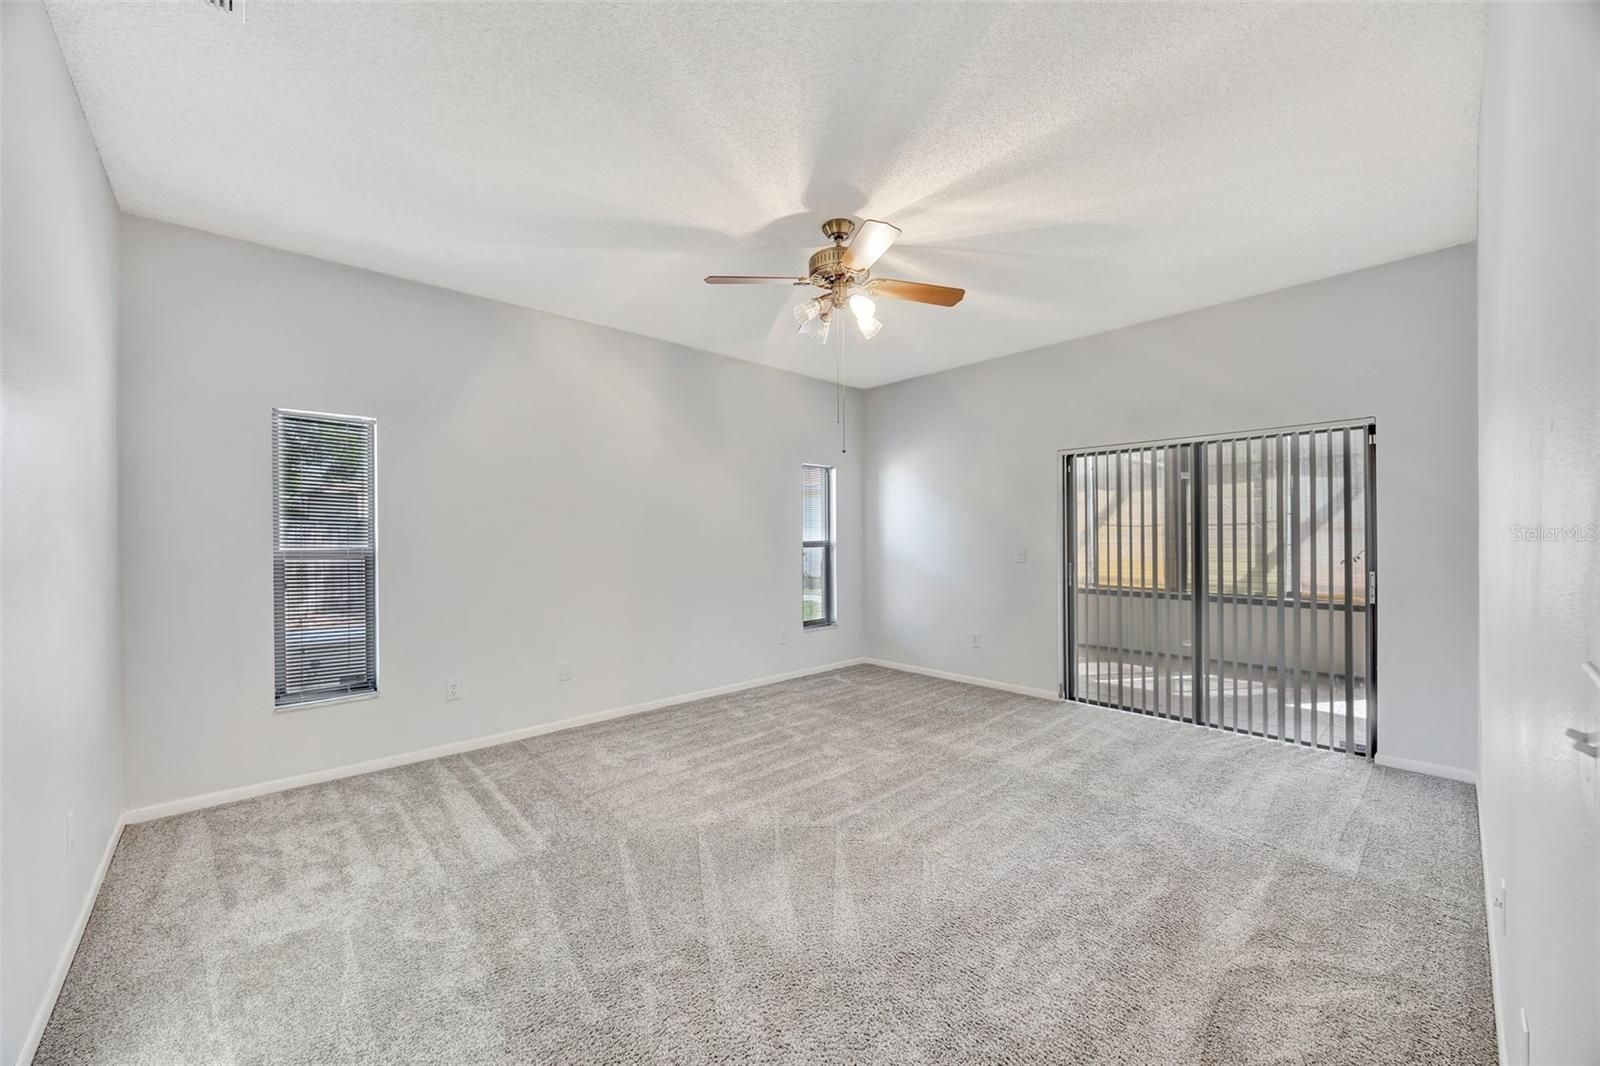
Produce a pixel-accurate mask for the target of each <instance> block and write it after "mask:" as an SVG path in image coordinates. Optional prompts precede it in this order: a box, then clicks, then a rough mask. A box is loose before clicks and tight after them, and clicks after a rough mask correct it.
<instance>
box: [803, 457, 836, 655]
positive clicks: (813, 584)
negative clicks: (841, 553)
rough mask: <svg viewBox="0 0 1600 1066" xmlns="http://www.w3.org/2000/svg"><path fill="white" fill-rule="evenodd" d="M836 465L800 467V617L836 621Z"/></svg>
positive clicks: (809, 622)
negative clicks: (834, 526)
mask: <svg viewBox="0 0 1600 1066" xmlns="http://www.w3.org/2000/svg"><path fill="white" fill-rule="evenodd" d="M834 550H835V549H834V542H833V467H831V466H811V465H809V464H808V465H806V466H802V467H801V468H800V621H801V623H803V624H804V625H806V626H807V627H810V626H831V625H833V623H834V612H833V599H834Z"/></svg>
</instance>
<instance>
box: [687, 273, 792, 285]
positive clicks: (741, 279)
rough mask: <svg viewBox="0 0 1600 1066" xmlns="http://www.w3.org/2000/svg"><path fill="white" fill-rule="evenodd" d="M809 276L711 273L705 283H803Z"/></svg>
mask: <svg viewBox="0 0 1600 1066" xmlns="http://www.w3.org/2000/svg"><path fill="white" fill-rule="evenodd" d="M810 280H811V279H810V278H766V277H759V278H758V277H753V276H750V275H741V274H713V275H711V276H710V277H709V278H707V279H706V284H707V285H805V284H807V283H808V282H809V281H810Z"/></svg>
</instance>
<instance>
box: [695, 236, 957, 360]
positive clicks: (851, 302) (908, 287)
mask: <svg viewBox="0 0 1600 1066" xmlns="http://www.w3.org/2000/svg"><path fill="white" fill-rule="evenodd" d="M822 235H823V236H824V237H826V238H828V239H829V240H830V241H832V242H833V243H832V244H830V245H829V246H828V247H826V248H822V249H819V250H818V251H817V252H816V253H814V254H813V255H812V256H811V260H810V262H809V263H807V265H806V273H805V276H804V277H798V278H782V277H731V276H728V275H725V274H713V275H712V276H711V277H709V278H707V279H706V284H707V285H814V286H816V287H817V288H819V289H822V290H824V291H823V293H822V294H821V295H820V296H813V297H811V298H810V299H809V300H806V301H804V302H802V303H800V304H797V305H796V306H795V309H794V317H795V321H797V322H799V323H800V332H801V333H805V334H810V336H811V337H812V339H813V340H816V341H817V342H818V343H821V344H826V343H827V342H828V332H829V330H830V328H831V327H832V324H833V312H834V311H835V310H836V309H838V308H840V307H848V308H849V309H850V313H851V314H852V315H853V316H854V317H855V320H856V326H857V328H859V329H860V330H861V336H862V337H864V338H865V339H867V340H871V339H872V338H873V337H876V336H877V335H878V331H879V330H881V329H883V323H882V322H879V321H878V318H877V310H878V307H877V304H876V303H874V302H873V297H875V296H884V297H888V298H889V299H891V300H910V301H912V302H914V303H920V304H936V305H938V306H939V307H954V306H955V305H956V304H958V303H960V302H961V298H962V297H963V296H965V295H966V294H967V293H966V290H965V289H952V288H950V287H949V286H946V285H925V284H923V283H922V282H920V281H899V280H897V279H895V278H875V277H873V276H872V265H873V264H874V263H876V262H877V261H878V258H879V257H880V256H882V255H883V253H884V252H886V251H888V250H889V246H890V245H891V244H893V243H894V242H895V238H897V237H899V236H900V230H899V228H898V227H895V226H891V225H889V223H887V222H879V221H877V220H876V219H868V220H867V221H865V222H863V223H861V225H860V226H857V225H856V224H855V223H854V222H852V221H851V220H850V219H848V218H830V219H828V221H826V222H824V223H823V224H822Z"/></svg>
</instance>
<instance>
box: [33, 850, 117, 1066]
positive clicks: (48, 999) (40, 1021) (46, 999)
mask: <svg viewBox="0 0 1600 1066" xmlns="http://www.w3.org/2000/svg"><path fill="white" fill-rule="evenodd" d="M127 824H128V823H127V819H125V818H118V819H117V824H116V825H114V826H112V827H111V839H110V840H108V841H106V850H105V854H103V855H101V856H100V865H99V866H98V867H97V868H96V869H95V872H94V877H93V879H91V880H90V882H89V888H88V890H87V891H86V892H85V893H84V895H83V905H82V906H81V907H79V908H78V920H77V921H76V922H74V923H73V926H72V934H71V935H70V936H68V937H67V942H66V943H65V944H63V945H61V957H60V958H58V959H56V968H55V970H54V972H52V973H51V974H50V984H49V985H48V986H47V987H46V988H45V992H44V995H43V997H41V998H40V1000H39V1009H38V1010H37V1011H35V1012H34V1015H33V1024H32V1025H31V1026H29V1027H28V1035H27V1037H26V1039H24V1040H23V1041H22V1050H21V1051H19V1052H18V1053H17V1066H28V1064H29V1063H31V1062H32V1061H33V1053H34V1052H36V1051H38V1050H39V1041H40V1040H41V1039H42V1038H43V1037H44V1027H45V1026H46V1025H48V1024H50V1012H51V1011H53V1010H55V1009H56V1000H57V999H58V998H59V997H60V995H61V986H62V985H64V984H66V983H67V971H68V970H70V969H72V960H73V958H74V957H75V956H76V955H77V954H78V943H79V942H80V941H81V940H82V939H83V931H84V930H85V929H87V928H89V915H91V914H93V913H94V903H95V900H97V899H99V898H100V885H101V883H102V882H104V881H105V879H106V871H107V870H109V869H111V857H112V856H113V855H115V854H116V853H117V841H119V840H121V839H122V827H123V826H125V825H127Z"/></svg>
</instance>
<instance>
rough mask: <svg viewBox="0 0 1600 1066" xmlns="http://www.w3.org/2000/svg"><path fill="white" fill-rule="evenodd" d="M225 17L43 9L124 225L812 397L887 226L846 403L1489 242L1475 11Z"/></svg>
mask: <svg viewBox="0 0 1600 1066" xmlns="http://www.w3.org/2000/svg"><path fill="white" fill-rule="evenodd" d="M238 2H239V8H238V9H237V10H236V11H235V12H234V13H233V14H232V15H229V14H226V13H223V12H220V11H218V10H216V9H214V8H212V7H210V6H208V5H207V4H206V3H205V2H204V0H166V2H156V3H148V2H139V0H134V2H100V0H89V2H67V0H55V2H52V3H51V5H50V13H51V16H52V18H53V20H54V22H55V26H56V30H57V33H58V34H59V36H60V38H61V42H62V46H63V49H64V51H65V53H66V57H67V62H68V65H69V66H70V68H71V71H72V75H73V78H74V80H75V81H76V83H77V86H78V91H79V93H80V95H81V96H82V98H83V104H84V108H85V110H86V111H87V113H88V116H89V123H90V126H91V128H92V129H93V131H94V134H95V138H96V140H97V141H98V143H99V145H100V151H101V154H102V156H103V158H104V160H105V165H106V170H107V172H108V174H109V175H110V179H111V184H112V186H113V188H114V189H115V191H116V194H117V198H118V200H119V202H120V203H121V205H122V207H123V208H124V209H125V210H127V211H129V212H131V213H133V214H137V215H144V216H147V217H150V218H156V219H163V220H167V221H171V222H177V223H182V224H184V225H188V226H194V227H198V228H200V229H204V230H210V231H212V232H215V233H220V234H225V235H227V236H231V237H239V238H243V239H245V240H251V241H257V242H260V243H262V244H267V245H272V246H275V247H278V248H285V249H289V250H292V251H296V252H303V253H306V254H309V255H314V256H320V257H322V258H325V259H331V260H335V261H338V262H342V263H349V264H353V265H356V266H361V267H368V268H371V269H373V270H378V271H383V272H385V273H388V274H394V275H399V276H401V277H407V278H415V279H418V280H421V281H426V282H431V283H434V284H437V285H443V286H447V287H450V288H453V289H459V290H462V291H464V292H470V293H477V294H480V295H483V296H489V297H494V298H497V299H501V300H506V301H509V302H512V303H517V304H522V305H525V306H527V307H534V308H539V309H541V310H546V311H552V312H555V313H558V314H562V315H568V316H570V317H572V318H577V319H583V320H586V321H590V322H598V323H602V324H604V325H608V326H615V327H617V328H620V329H625V330H631V331H634V332H637V333H644V334H649V335H651V336H656V337H662V338H666V339H668V340H672V341H678V342H681V343H684V344H689V345H694V346H696V347H699V348H705V349H709V350H711V351H715V352H722V353H725V354H727V355H731V356H737V357H739V358H743V359H750V360H754V361H756V362H760V363H766V364H769V365H772V366H780V367H785V368H787V369H790V370H797V371H800V372H801V373H806V374H813V375H816V376H819V377H829V376H831V375H832V373H833V371H834V353H833V352H832V351H826V350H823V349H821V348H819V347H818V346H817V345H815V344H813V343H812V342H810V341H809V340H806V339H805V338H801V337H797V336H795V335H794V323H793V320H792V319H791V317H790V313H789V307H790V305H791V304H793V303H794V302H796V300H797V298H798V295H799V294H798V291H797V290H793V289H789V288H781V287H773V288H754V287H752V288H723V287H717V288H712V287H709V286H706V285H704V284H702V283H701V280H700V279H701V278H702V277H703V276H704V275H706V274H711V273H729V274H787V273H794V274H798V273H800V272H801V271H802V270H803V267H804V262H805V258H806V255H807V254H808V253H809V252H810V251H811V250H812V249H814V248H816V247H820V246H821V245H822V244H823V243H824V241H823V239H822V237H821V235H820V234H819V233H818V232H817V229H816V227H817V226H818V225H819V224H820V223H821V222H822V220H823V219H825V218H828V217H829V216H832V215H836V214H845V215H854V216H858V217H872V218H883V219H888V220H890V221H892V222H894V223H896V224H897V225H899V226H900V227H901V228H902V229H903V230H904V231H905V236H904V237H903V238H902V240H901V243H900V244H899V245H897V246H896V247H895V248H894V249H893V250H892V251H891V252H890V253H889V255H887V256H886V257H885V259H884V260H883V261H882V263H881V265H880V267H879V268H878V270H877V271H876V273H878V274H880V275H884V276H891V277H904V278H911V279H916V280H926V281H932V282H936V283H941V284H949V285H959V286H963V287H965V288H966V289H967V292H968V295H967V299H966V301H965V302H964V303H962V304H961V305H960V306H959V307H956V308H954V309H950V310H946V309H942V308H934V307H923V306H918V305H912V304H902V303H895V302H891V301H887V300H885V301H883V303H882V307H881V309H880V316H879V317H881V318H882V319H883V320H884V322H885V324H886V325H885V329H884V331H883V333H882V334H881V335H880V336H879V337H878V338H877V339H876V340H874V341H872V342H871V343H870V344H868V343H864V342H860V341H856V342H855V343H853V344H852V345H851V346H850V347H849V349H848V350H847V355H846V359H847V379H848V380H849V381H850V382H851V383H852V384H856V385H863V386H869V385H875V384H880V383H883V382H887V381H893V380H897V379H900V378H905V377H911V376H914V375H917V374H925V373H929V372H932V371H935V370H941V369H944V368H946V367H951V366H957V365H960V364H963V363H972V362H977V361H979V360H983V359H989V358H993V357H995V356H998V355H1004V354H1006V353H1009V352H1015V351H1020V350H1023V349H1027V348H1032V347H1036V346H1038V345H1042V344H1048V343H1051V342H1054V341H1060V340H1065V339H1069V338H1073V337H1080V336H1084V335H1087V334H1090V333H1097V332H1101V331H1103V330H1107V329H1113V328H1116V327H1118V326H1122V325H1126V324H1129V323H1132V322H1137V321H1143V320H1147V319H1151V318H1156V317H1160V316H1162V315H1166V314H1171V313H1174V312H1178V311H1182V310H1187V309H1190V308H1194V307H1200V306H1205V305H1207V304H1213V303H1218V302H1222V301H1225V300H1230V299H1234V298H1237V297H1241V296H1246V295H1250V294H1254V293H1259V292H1265V291H1269V290H1272V289H1277V288H1282V287H1284V286H1286V285H1292V284H1296V283H1299V282H1303V281H1309V280H1312V279H1315V278H1319V277H1326V276H1329V275H1332V274H1337V273H1342V272H1344V271H1348V270H1353V269H1357V268H1359V267H1363V266H1368V265H1371V264H1374V263H1379V262H1382V261H1385V260H1389V259H1394V258H1397V257H1400V256H1406V255H1412V254H1415V253H1420V252H1425V251H1430V250H1433V249H1436V248H1441V247H1445V246H1448V245H1452V244H1457V243H1460V242H1463V241H1468V240H1471V239H1472V238H1473V236H1474V232H1475V220H1474V212H1475V206H1474V205H1475V198H1476V184H1475V176H1474V174H1475V167H1476V164H1475V156H1476V150H1477V132H1476V127H1477V107H1478V105H1477V101H1478V84H1479V69H1480V54H1481V51H1482V36H1483V29H1482V11H1481V9H1480V8H1479V7H1477V6H1476V5H1472V6H1462V5H1450V4H1402V3H1391V4H1350V5H1329V4H1245V3H1239V4H1227V5H1222V6H1217V7H1210V6H1198V5H1188V4H1181V5H1163V4H1150V3H1139V4H1104V5H1101V4H1096V5H1059V6H1058V5H1040V4H1025V5H1020V6H1003V5H990V4H977V3H972V4H950V5H912V4H904V5H901V4H861V5H831V4H794V5H767V4H761V5H755V4H749V5H734V4H707V5H698V4H630V5H621V6H611V5H597V4H557V3H504V2H501V3H476V2H466V3H408V2H394V3H310V2H300V3H286V2H273V0H238ZM440 358H449V353H447V352H442V353H440Z"/></svg>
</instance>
